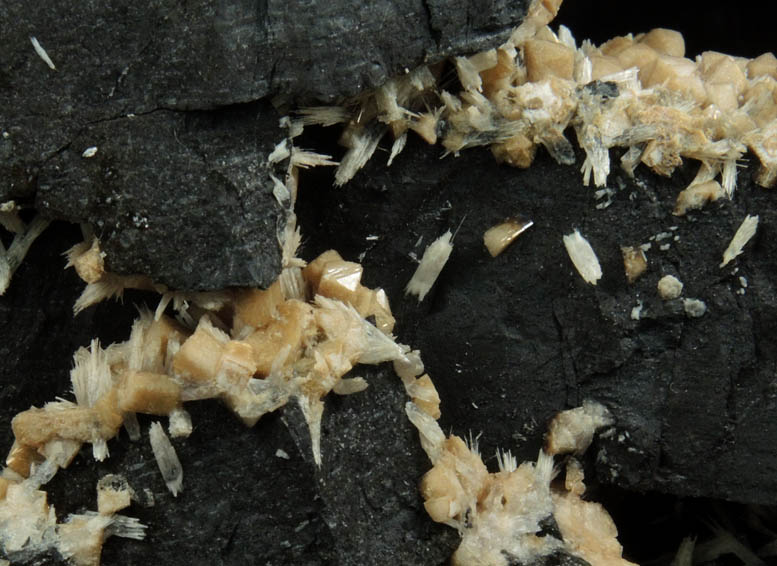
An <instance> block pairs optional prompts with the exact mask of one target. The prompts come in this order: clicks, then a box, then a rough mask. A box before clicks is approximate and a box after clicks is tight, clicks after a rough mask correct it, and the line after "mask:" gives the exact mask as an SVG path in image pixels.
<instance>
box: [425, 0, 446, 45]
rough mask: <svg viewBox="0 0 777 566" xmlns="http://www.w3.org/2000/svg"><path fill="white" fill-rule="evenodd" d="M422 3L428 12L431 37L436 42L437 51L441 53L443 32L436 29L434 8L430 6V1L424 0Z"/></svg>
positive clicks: (427, 24)
mask: <svg viewBox="0 0 777 566" xmlns="http://www.w3.org/2000/svg"><path fill="white" fill-rule="evenodd" d="M422 2H423V4H424V11H425V12H426V26H427V27H428V28H429V35H430V37H431V38H432V39H433V40H434V45H435V47H436V49H437V51H439V50H440V44H441V42H442V32H441V31H440V30H438V29H437V28H436V27H434V16H433V13H432V7H431V6H429V0H422Z"/></svg>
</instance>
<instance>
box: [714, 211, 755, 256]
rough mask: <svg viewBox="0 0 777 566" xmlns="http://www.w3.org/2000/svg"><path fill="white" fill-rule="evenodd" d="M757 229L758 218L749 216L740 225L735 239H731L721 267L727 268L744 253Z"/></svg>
mask: <svg viewBox="0 0 777 566" xmlns="http://www.w3.org/2000/svg"><path fill="white" fill-rule="evenodd" d="M757 228H758V216H750V215H749V214H748V215H747V216H746V217H745V219H744V220H743V221H742V224H740V226H739V228H738V229H737V231H736V234H734V237H733V238H732V239H731V243H730V244H729V245H728V247H727V248H726V251H725V252H723V262H722V263H721V264H720V267H725V266H726V265H728V264H729V263H730V262H731V260H733V259H734V258H735V257H737V256H738V255H739V254H741V253H742V248H744V247H745V244H747V242H749V241H750V238H752V237H753V236H754V235H755V231H756V229H757Z"/></svg>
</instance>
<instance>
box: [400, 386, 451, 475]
mask: <svg viewBox="0 0 777 566" xmlns="http://www.w3.org/2000/svg"><path fill="white" fill-rule="evenodd" d="M405 414H406V415H407V418H408V419H410V422H411V423H413V425H415V427H416V428H417V429H418V435H419V437H420V439H421V447H422V448H423V449H424V452H426V455H427V456H429V460H431V462H432V464H435V463H436V462H437V461H438V460H439V458H440V456H441V454H442V447H443V444H444V443H445V433H444V432H443V431H442V429H441V428H440V425H439V423H438V422H437V421H436V420H435V419H434V418H433V417H431V416H430V415H429V414H428V413H426V412H425V411H423V410H422V409H420V408H419V407H418V405H416V404H415V403H413V402H412V401H408V402H407V403H405Z"/></svg>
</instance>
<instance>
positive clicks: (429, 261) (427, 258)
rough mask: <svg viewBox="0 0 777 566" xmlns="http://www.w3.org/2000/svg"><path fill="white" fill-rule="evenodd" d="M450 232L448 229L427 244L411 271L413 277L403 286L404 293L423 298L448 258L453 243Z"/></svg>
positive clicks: (419, 299) (421, 299) (420, 299)
mask: <svg viewBox="0 0 777 566" xmlns="http://www.w3.org/2000/svg"><path fill="white" fill-rule="evenodd" d="M451 239H452V234H451V231H450V230H448V231H447V232H445V234H443V235H442V236H440V237H439V238H437V239H436V240H435V241H434V242H432V243H431V244H429V246H428V247H427V248H426V251H424V256H423V257H422V258H421V263H420V264H418V267H417V268H416V270H415V273H413V277H412V278H411V279H410V281H409V282H408V284H407V287H405V294H408V293H410V294H413V295H415V296H417V297H418V302H419V303H420V302H421V301H423V300H424V297H426V294H427V293H428V292H429V290H430V289H431V288H432V285H434V282H435V281H437V278H438V277H439V276H440V272H441V271H442V268H443V267H445V264H446V263H447V261H448V258H449V257H450V255H451V251H453V244H452V243H451Z"/></svg>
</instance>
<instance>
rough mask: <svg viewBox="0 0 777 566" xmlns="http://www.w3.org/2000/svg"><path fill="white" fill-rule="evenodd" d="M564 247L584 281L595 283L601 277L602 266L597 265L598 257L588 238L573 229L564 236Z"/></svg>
mask: <svg viewBox="0 0 777 566" xmlns="http://www.w3.org/2000/svg"><path fill="white" fill-rule="evenodd" d="M564 247H565V248H566V249H567V253H568V254H569V259H571V260H572V263H573V264H574V266H575V269H577V272H578V273H579V274H580V277H582V278H583V280H584V281H585V282H586V283H590V284H591V285H596V282H597V281H599V279H601V277H602V268H601V266H600V265H599V258H597V257H596V252H594V249H593V248H592V247H591V244H589V243H588V240H586V239H585V238H584V237H583V236H582V235H581V234H580V231H579V230H575V231H574V232H572V233H571V234H567V235H566V236H564Z"/></svg>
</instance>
